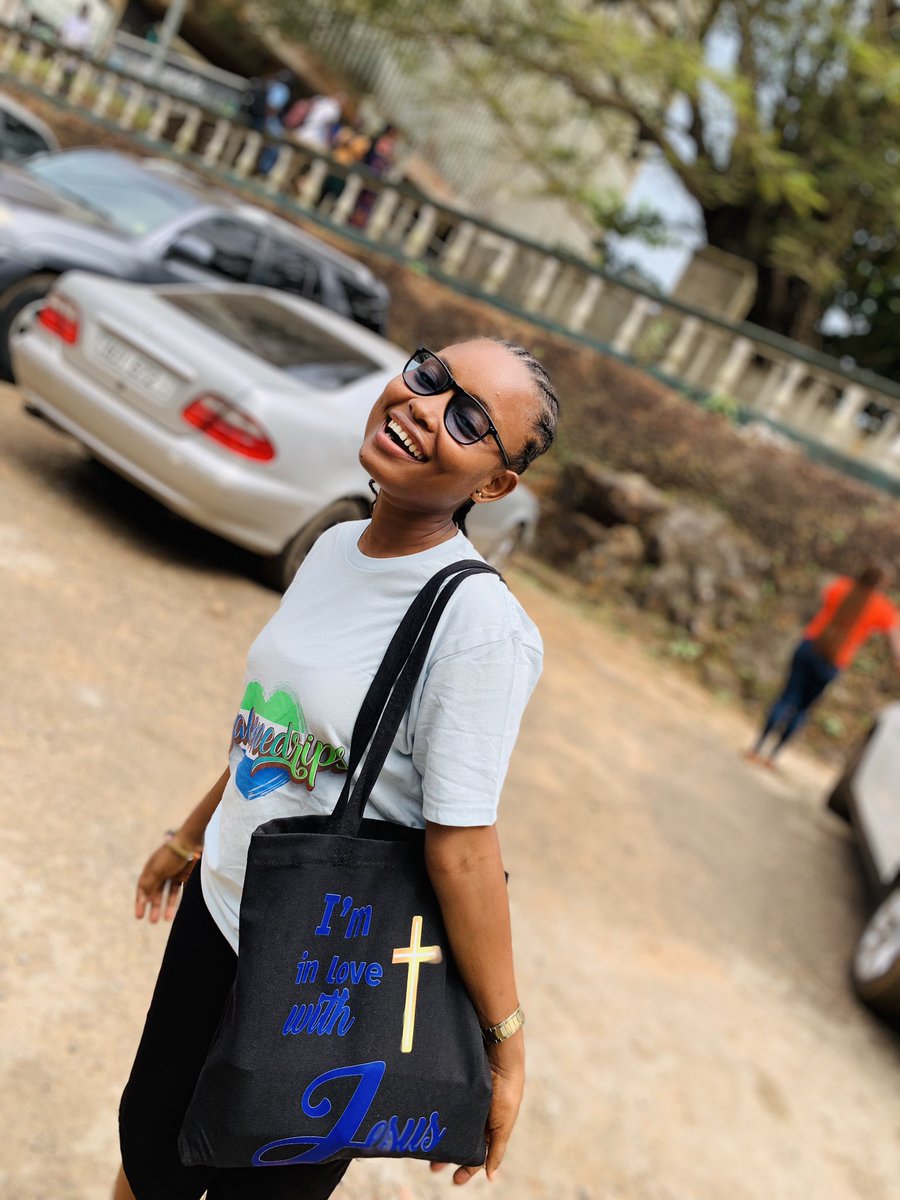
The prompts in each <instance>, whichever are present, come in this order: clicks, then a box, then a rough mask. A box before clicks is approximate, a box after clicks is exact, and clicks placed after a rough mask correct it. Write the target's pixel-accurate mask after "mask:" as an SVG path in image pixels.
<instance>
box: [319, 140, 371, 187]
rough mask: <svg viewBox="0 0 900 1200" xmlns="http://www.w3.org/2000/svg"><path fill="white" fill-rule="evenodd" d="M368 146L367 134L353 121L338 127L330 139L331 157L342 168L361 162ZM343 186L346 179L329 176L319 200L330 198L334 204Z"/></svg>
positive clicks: (369, 143) (369, 141)
mask: <svg viewBox="0 0 900 1200" xmlns="http://www.w3.org/2000/svg"><path fill="white" fill-rule="evenodd" d="M370 146H371V140H370V138H369V137H368V136H367V134H365V133H363V131H362V130H361V129H360V128H359V125H358V124H357V123H356V122H355V121H348V122H347V123H346V124H345V125H340V126H339V127H338V129H337V132H336V133H335V134H334V136H333V137H332V139H331V157H332V158H333V159H334V161H335V162H337V163H340V164H341V165H342V166H344V167H351V166H353V164H354V163H358V162H362V160H363V159H364V158H365V156H366V154H368V152H369V147H370ZM345 186H346V178H345V177H344V176H343V175H337V174H333V175H329V176H328V177H327V178H326V180H325V185H324V187H323V188H322V195H321V197H320V200H325V199H326V198H328V197H330V198H331V200H332V203H333V204H336V203H337V201H338V198H339V197H340V195H341V193H342V192H343V190H344V187H345Z"/></svg>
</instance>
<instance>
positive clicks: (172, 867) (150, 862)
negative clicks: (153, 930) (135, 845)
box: [134, 843, 195, 925]
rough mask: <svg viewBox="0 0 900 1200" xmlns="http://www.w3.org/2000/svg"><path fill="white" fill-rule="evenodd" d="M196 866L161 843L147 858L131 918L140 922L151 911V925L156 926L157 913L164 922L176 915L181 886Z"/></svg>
mask: <svg viewBox="0 0 900 1200" xmlns="http://www.w3.org/2000/svg"><path fill="white" fill-rule="evenodd" d="M194 866H195V863H193V862H185V861H184V858H183V857H182V855H180V854H178V853H176V851H174V850H173V849H172V847H171V846H169V845H168V844H165V843H164V844H163V845H162V846H160V848H159V849H158V850H156V851H154V853H153V854H151V855H150V857H149V858H148V859H147V862H146V864H145V866H144V869H143V871H141V875H140V878H139V879H138V884H137V895H136V897H135V901H134V915H135V916H136V917H137V919H138V920H139V921H140V919H141V918H142V917H143V915H144V913H145V912H147V910H148V908H149V910H150V923H151V924H152V925H155V924H156V922H157V921H158V920H159V916H160V913H162V915H163V916H164V917H165V919H166V920H167V921H171V920H172V918H173V917H174V916H175V909H176V908H177V907H178V900H179V897H180V896H181V885H182V884H183V883H185V882H186V881H187V879H188V877H189V876H190V873H191V871H193V869H194Z"/></svg>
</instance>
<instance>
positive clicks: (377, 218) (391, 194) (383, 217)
mask: <svg viewBox="0 0 900 1200" xmlns="http://www.w3.org/2000/svg"><path fill="white" fill-rule="evenodd" d="M399 203H400V193H399V192H398V191H397V189H396V188H392V187H388V188H385V189H384V191H383V192H382V193H381V195H380V196H379V197H378V199H377V200H376V201H375V207H374V208H373V209H372V216H371V218H370V219H369V223H368V225H367V226H366V237H367V238H368V239H369V240H370V241H372V242H379V241H381V239H382V238H383V237H384V235H385V233H386V232H387V228H388V226H389V225H390V223H391V220H392V219H393V216H394V213H395V212H396V210H397V205H398V204H399Z"/></svg>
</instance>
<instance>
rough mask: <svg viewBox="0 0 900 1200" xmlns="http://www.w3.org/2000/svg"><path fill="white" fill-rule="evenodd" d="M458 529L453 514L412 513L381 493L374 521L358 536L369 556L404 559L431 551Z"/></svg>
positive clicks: (454, 534) (363, 549) (362, 547)
mask: <svg viewBox="0 0 900 1200" xmlns="http://www.w3.org/2000/svg"><path fill="white" fill-rule="evenodd" d="M458 532H459V530H458V529H457V527H456V525H454V523H453V517H452V515H451V516H443V515H440V514H437V513H416V512H410V511H409V510H408V509H400V508H396V507H394V506H393V505H392V504H391V503H390V501H389V500H388V499H387V497H385V496H383V495H380V496H379V497H378V502H377V503H376V505H375V509H374V511H373V513H372V520H371V521H370V522H369V525H368V526H367V527H366V529H365V530H364V531H363V535H362V537H361V538H360V539H359V548H360V550H362V552H363V553H364V554H366V555H368V557H369V558H402V557H403V556H404V555H406V554H419V553H420V552H421V551H422V550H431V549H432V547H433V546H439V545H440V544H441V543H442V542H448V541H449V540H450V538H452V537H455V536H456V534H457V533H458Z"/></svg>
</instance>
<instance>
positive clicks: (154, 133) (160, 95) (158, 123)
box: [147, 92, 174, 142]
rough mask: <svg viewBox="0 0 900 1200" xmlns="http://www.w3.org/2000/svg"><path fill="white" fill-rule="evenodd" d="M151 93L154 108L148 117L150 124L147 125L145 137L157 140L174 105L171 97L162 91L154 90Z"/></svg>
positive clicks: (160, 136)
mask: <svg viewBox="0 0 900 1200" xmlns="http://www.w3.org/2000/svg"><path fill="white" fill-rule="evenodd" d="M153 95H154V97H155V99H156V108H155V109H154V112H153V116H152V117H151V118H150V124H149V125H148V126H147V137H148V138H152V139H153V140H154V141H156V142H158V141H160V140H161V139H162V135H163V132H164V131H165V128H166V126H167V125H168V123H169V119H170V117H171V116H172V109H173V107H174V105H173V103H172V100H171V98H170V97H169V96H167V95H166V94H165V93H164V92H154V93H153Z"/></svg>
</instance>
